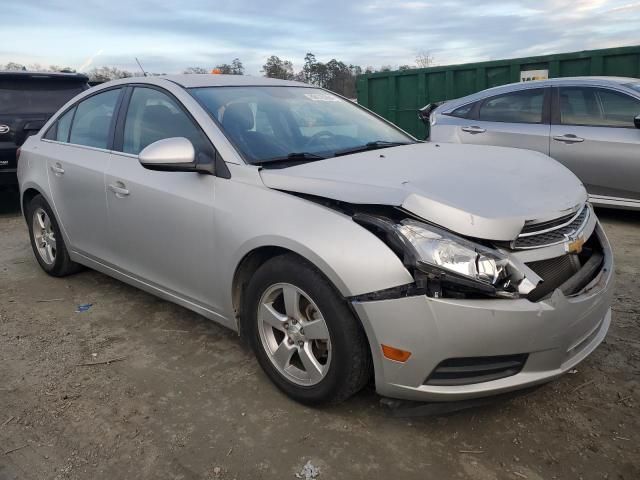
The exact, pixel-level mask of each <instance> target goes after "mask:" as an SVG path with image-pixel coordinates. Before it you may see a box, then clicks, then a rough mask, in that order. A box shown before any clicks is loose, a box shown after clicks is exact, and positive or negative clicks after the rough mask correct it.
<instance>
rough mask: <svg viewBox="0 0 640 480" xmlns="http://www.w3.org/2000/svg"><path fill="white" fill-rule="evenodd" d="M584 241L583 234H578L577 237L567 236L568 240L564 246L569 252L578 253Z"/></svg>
mask: <svg viewBox="0 0 640 480" xmlns="http://www.w3.org/2000/svg"><path fill="white" fill-rule="evenodd" d="M584 242H585V240H584V237H583V236H579V237H578V238H569V241H568V242H567V243H566V244H565V248H566V250H567V252H569V253H580V252H581V251H582V246H583V245H584Z"/></svg>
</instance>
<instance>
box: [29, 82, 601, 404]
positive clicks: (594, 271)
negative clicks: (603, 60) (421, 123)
mask: <svg viewBox="0 0 640 480" xmlns="http://www.w3.org/2000/svg"><path fill="white" fill-rule="evenodd" d="M18 177H19V181H20V188H21V200H22V208H23V212H24V215H25V218H26V220H27V224H28V226H29V233H30V236H31V244H32V247H33V251H34V253H35V257H36V259H37V261H38V263H39V264H40V266H41V267H42V269H43V270H44V271H45V272H47V273H48V274H50V275H54V276H60V277H61V276H64V275H68V274H71V273H74V272H76V271H78V270H79V269H81V268H82V267H81V266H86V267H90V268H93V269H96V270H98V271H101V272H104V273H106V274H107V275H111V276H113V277H115V278H118V279H120V280H122V281H124V282H127V283H129V284H131V285H134V286H137V287H139V288H141V289H144V290H146V291H149V292H152V293H153V294H155V295H158V296H160V297H162V298H165V299H167V300H169V301H172V302H175V303H178V304H180V305H182V306H184V307H186V308H188V309H191V310H193V311H195V312H198V313H200V314H202V315H203V316H205V317H207V318H209V319H212V320H214V321H216V322H219V323H221V324H222V325H225V326H227V327H229V328H231V329H233V330H235V331H237V332H239V334H240V335H241V336H242V337H244V338H245V339H246V340H247V341H248V343H249V344H250V345H251V346H252V348H253V350H254V352H255V354H256V356H257V359H258V361H259V363H260V365H261V366H262V368H263V369H264V371H265V372H266V374H267V375H268V376H269V377H270V378H271V380H273V382H274V383H275V384H276V385H277V386H278V387H279V388H280V389H282V390H283V391H284V392H286V393H287V394H288V395H289V396H291V397H292V398H294V399H296V400H298V401H300V402H304V403H309V404H320V403H326V402H338V401H341V400H344V399H346V398H347V397H349V396H350V395H353V394H354V393H356V392H357V391H358V390H360V389H361V388H362V387H363V386H364V385H365V384H366V383H367V382H369V381H370V380H371V379H372V378H374V379H375V384H376V389H377V391H378V392H379V393H380V394H381V395H386V396H391V397H398V398H406V399H414V400H456V399H464V398H471V397H479V396H486V395H490V394H493V393H498V392H504V391H508V390H513V389H517V388H521V387H524V386H528V385H533V384H537V383H542V382H545V381H548V380H550V379H552V378H555V377H557V376H559V375H561V374H562V373H564V372H566V371H567V370H569V369H570V368H573V366H574V365H576V364H577V363H578V362H580V361H581V360H583V359H584V358H585V357H586V356H587V355H589V354H590V353H591V352H592V351H593V350H594V349H595V348H596V347H597V346H598V345H599V344H600V342H601V341H602V340H603V338H604V337H605V335H606V333H607V329H608V327H609V323H610V318H611V313H610V301H611V296H612V285H613V259H612V256H611V250H610V247H609V244H608V242H607V238H606V236H605V234H604V232H603V231H602V228H601V227H600V225H599V223H598V220H597V218H596V216H595V214H594V212H593V210H592V208H591V207H590V206H589V205H588V203H587V194H586V191H585V189H584V187H583V186H582V184H581V183H580V181H579V180H578V179H577V178H576V177H575V176H574V175H573V174H572V173H571V172H570V171H569V170H567V169H566V168H565V167H563V166H562V165H560V164H558V163H557V162H555V161H553V160H552V159H550V158H549V157H547V156H545V155H542V154H539V153H535V152H527V151H524V150H514V149H506V148H499V147H480V146H466V145H445V144H443V145H436V144H433V143H421V142H417V141H416V140H415V139H414V138H412V137H411V136H409V135H408V134H406V133H404V132H402V131H401V130H399V129H397V128H396V127H394V126H393V125H391V124H389V123H387V122H385V121H384V120H382V119H381V118H379V117H377V116H375V115H374V114H371V113H370V112H368V111H367V110H365V109H363V108H361V107H359V106H357V105H355V104H353V103H351V102H349V101H348V100H346V99H343V98H341V97H339V96H336V95H334V94H332V93H329V92H327V91H325V90H322V89H318V88H315V87H311V86H308V85H305V84H301V83H296V82H287V81H280V80H271V79H263V78H251V77H241V76H230V77H228V76H221V75H186V76H166V77H150V78H134V79H126V80H119V81H114V82H109V83H107V84H104V85H101V86H99V87H95V88H93V89H91V90H88V91H87V92H85V93H83V94H81V95H79V96H78V97H76V98H75V99H73V100H72V101H70V102H69V103H68V104H67V105H65V106H64V107H63V108H62V109H61V110H60V111H59V112H58V113H57V114H56V115H55V116H54V117H53V118H52V119H51V120H50V121H49V122H48V123H47V124H46V125H45V126H44V127H43V129H42V130H41V131H40V133H38V134H37V135H35V136H33V137H31V138H30V139H29V140H28V141H27V142H26V143H25V144H24V146H23V147H22V150H21V153H20V158H19V163H18ZM131 320H132V322H134V321H135V319H131Z"/></svg>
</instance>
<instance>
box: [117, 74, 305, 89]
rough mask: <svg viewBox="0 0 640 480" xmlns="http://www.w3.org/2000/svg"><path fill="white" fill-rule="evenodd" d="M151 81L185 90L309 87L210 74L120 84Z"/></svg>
mask: <svg viewBox="0 0 640 480" xmlns="http://www.w3.org/2000/svg"><path fill="white" fill-rule="evenodd" d="M151 79H158V80H168V81H170V82H173V83H176V84H178V85H180V86H181V87H183V88H198V87H234V86H245V87H256V86H259V87H263V86H265V87H309V86H310V85H307V84H306V83H302V82H295V81H292V80H280V79H278V78H267V77H254V76H251V75H217V74H216V75H214V74H210V73H194V74H184V75H161V76H153V77H131V78H126V79H122V80H121V81H120V82H119V83H153V82H152V81H151V82H150V80H151Z"/></svg>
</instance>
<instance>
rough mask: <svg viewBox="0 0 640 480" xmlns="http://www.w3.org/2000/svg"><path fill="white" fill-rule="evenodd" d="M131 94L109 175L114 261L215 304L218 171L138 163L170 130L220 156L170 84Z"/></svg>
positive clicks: (136, 273)
mask: <svg viewBox="0 0 640 480" xmlns="http://www.w3.org/2000/svg"><path fill="white" fill-rule="evenodd" d="M127 97H128V98H127V99H126V100H125V103H126V104H127V107H126V110H125V109H123V111H122V113H121V115H120V116H119V121H118V123H119V124H118V130H117V133H116V139H117V140H116V142H117V145H116V150H117V151H114V153H113V157H112V159H111V162H110V165H109V169H108V172H107V175H106V185H107V208H108V212H109V227H110V229H109V231H110V235H111V245H112V252H111V256H110V258H109V262H110V263H111V264H113V265H115V266H116V267H117V268H118V269H119V270H121V271H123V272H124V273H126V274H128V275H132V276H133V277H135V278H137V279H138V280H141V281H143V282H145V283H147V284H151V285H152V286H155V287H156V288H161V289H163V290H168V291H170V292H171V293H176V294H178V295H180V296H181V297H183V298H186V299H190V300H191V301H194V302H196V303H198V304H200V305H204V306H211V305H210V304H209V302H210V301H211V292H212V288H213V287H212V285H213V283H212V282H213V280H214V275H213V272H214V265H215V263H214V258H215V257H214V255H213V252H214V245H213V215H214V209H213V202H214V196H215V182H216V177H214V176H212V175H205V174H199V173H195V172H159V171H151V170H148V169H145V168H144V167H143V166H142V165H141V164H140V163H139V161H138V154H139V153H140V151H141V150H143V149H144V148H145V147H146V146H147V145H150V144H151V143H153V142H156V141H158V140H161V139H164V138H171V137H186V138H188V139H189V140H191V142H192V143H193V144H194V147H195V150H196V155H199V156H208V157H210V158H211V159H213V156H214V155H215V150H214V148H213V146H212V145H211V143H210V142H209V140H208V138H207V137H206V136H205V134H204V133H203V132H202V130H201V129H200V127H199V126H198V125H197V124H196V122H195V121H194V120H193V119H192V118H191V116H190V115H189V114H188V113H187V112H186V110H185V109H184V108H183V106H182V105H181V104H180V102H179V101H178V100H177V99H175V98H174V97H173V96H172V95H170V94H169V93H168V92H166V91H163V90H161V89H158V88H155V87H154V88H152V87H146V86H145V87H142V86H136V87H135V88H132V89H130V91H129V93H128V94H127ZM200 158H202V157H200Z"/></svg>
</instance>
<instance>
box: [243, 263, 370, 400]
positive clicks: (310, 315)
mask: <svg viewBox="0 0 640 480" xmlns="http://www.w3.org/2000/svg"><path fill="white" fill-rule="evenodd" d="M243 307H244V308H243V313H244V316H245V318H243V323H242V325H243V334H244V335H245V336H246V337H247V339H248V341H249V343H250V345H251V347H252V349H253V351H254V353H255V355H256V357H257V359H258V362H259V363H260V366H261V367H262V369H263V370H264V371H265V373H266V374H267V375H268V376H269V378H270V379H271V380H272V381H273V382H274V383H275V384H276V386H277V387H278V388H280V390H282V391H283V392H284V393H286V394H287V395H288V396H289V397H291V398H292V399H294V400H296V401H298V402H301V403H304V404H307V405H320V404H328V403H339V402H342V401H344V400H345V399H347V398H349V397H350V396H352V395H354V394H355V393H357V392H358V391H360V390H361V389H362V388H363V387H364V386H365V385H366V383H367V382H368V381H369V379H370V378H371V373H372V365H371V354H370V349H369V348H370V347H369V343H368V341H367V338H366V335H365V333H364V330H363V328H362V325H361V324H360V322H359V321H358V320H357V319H356V318H355V316H354V314H353V313H352V312H351V310H350V309H349V306H348V305H347V303H346V301H345V300H344V298H342V297H341V296H340V295H339V293H338V292H337V291H336V290H335V288H334V287H333V285H332V284H331V283H330V282H329V281H328V280H327V279H326V278H325V277H324V276H323V275H322V274H321V273H320V272H319V271H318V270H317V269H316V268H315V267H314V266H313V265H311V264H309V263H308V262H306V261H304V260H303V259H301V258H300V257H298V256H296V255H293V254H285V255H281V256H278V257H274V258H272V259H270V260H268V261H267V262H265V263H264V264H263V265H262V266H261V267H260V268H259V269H258V270H257V271H256V273H255V275H254V276H253V277H252V278H251V280H250V282H249V284H248V286H247V291H246V295H245V300H244V303H243Z"/></svg>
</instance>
